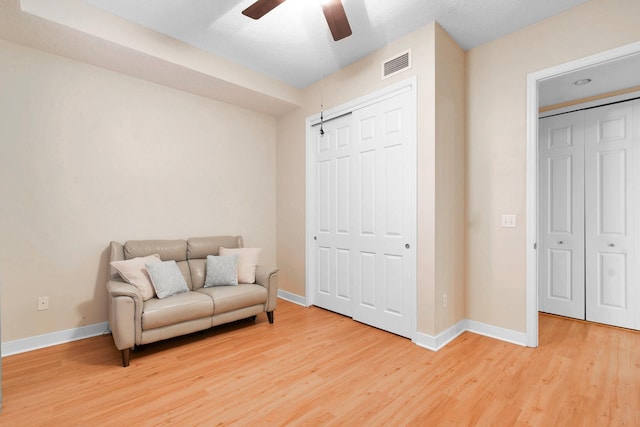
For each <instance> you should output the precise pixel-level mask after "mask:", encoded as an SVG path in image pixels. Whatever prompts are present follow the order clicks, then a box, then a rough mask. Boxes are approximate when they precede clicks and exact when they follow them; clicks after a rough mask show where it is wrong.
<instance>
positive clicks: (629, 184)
mask: <svg viewBox="0 0 640 427" xmlns="http://www.w3.org/2000/svg"><path fill="white" fill-rule="evenodd" d="M538 139H539V145H538V162H539V163H538V164H539V171H538V179H539V182H538V191H539V196H538V202H539V205H538V208H539V217H538V218H539V224H538V227H539V236H540V240H539V245H540V247H539V251H540V252H539V258H538V268H539V272H538V308H539V310H540V311H542V312H547V313H552V314H557V315H562V316H567V317H573V318H577V319H582V320H588V321H593V322H598V323H604V324H608V325H613V326H620V327H625V328H631V329H640V283H639V280H640V271H639V268H638V264H640V262H639V261H640V259H638V256H639V253H640V252H639V251H638V247H639V242H640V238H639V236H640V233H639V231H640V230H638V229H639V228H640V224H637V221H634V218H637V217H638V216H639V215H640V197H639V193H640V172H639V170H640V168H639V167H638V164H639V162H640V148H639V147H640V99H636V100H629V101H624V102H615V103H611V104H609V105H602V106H598V107H588V108H585V109H579V110H573V111H569V112H561V113H557V114H553V112H551V113H550V114H548V115H547V116H546V117H543V118H541V119H540V120H539V126H538Z"/></svg>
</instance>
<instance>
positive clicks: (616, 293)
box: [585, 102, 638, 328]
mask: <svg viewBox="0 0 640 427" xmlns="http://www.w3.org/2000/svg"><path fill="white" fill-rule="evenodd" d="M632 107H633V104H632V103H631V102H627V103H621V104H614V105H609V106H604V107H599V108H595V109H592V110H587V111H586V112H585V123H586V126H587V127H586V137H585V165H586V166H585V167H586V174H585V177H586V178H585V180H586V181H585V182H586V193H585V194H586V197H585V201H586V211H585V220H586V235H585V241H586V247H585V256H586V319H587V320H591V321H594V322H600V323H606V324H610V325H615V326H622V327H626V328H634V327H637V325H636V320H635V317H636V316H635V310H636V308H637V301H636V299H637V295H638V291H637V287H638V285H637V283H636V282H637V276H636V272H635V268H634V266H633V263H632V262H630V260H632V259H634V232H633V227H634V223H633V208H634V206H633V205H634V204H633V201H634V200H635V194H634V193H635V192H636V191H637V190H636V187H637V185H635V182H634V179H633V177H634V174H633V172H632V169H633V168H632V166H631V165H632V164H633V162H632V159H633V157H634V147H633V138H632V123H633V108H632Z"/></svg>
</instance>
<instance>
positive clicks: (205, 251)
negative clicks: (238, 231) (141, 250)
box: [161, 236, 243, 289]
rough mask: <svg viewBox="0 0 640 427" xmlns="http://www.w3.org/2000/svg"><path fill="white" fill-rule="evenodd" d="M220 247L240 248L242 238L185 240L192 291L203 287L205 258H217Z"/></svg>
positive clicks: (214, 237) (221, 237)
mask: <svg viewBox="0 0 640 427" xmlns="http://www.w3.org/2000/svg"><path fill="white" fill-rule="evenodd" d="M221 246H222V247H225V248H242V247H243V242H242V236H212V237H193V238H191V239H189V240H187V259H188V263H189V269H190V270H191V284H192V286H193V287H192V289H199V288H202V287H203V286H204V280H205V277H206V273H207V256H208V255H215V256H217V255H218V254H219V250H220V247H221ZM161 257H162V254H161Z"/></svg>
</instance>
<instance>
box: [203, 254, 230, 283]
mask: <svg viewBox="0 0 640 427" xmlns="http://www.w3.org/2000/svg"><path fill="white" fill-rule="evenodd" d="M225 285H229V286H238V255H237V254H234V255H226V256H213V255H208V256H207V276H206V278H205V280H204V287H205V288H210V287H211V286H225Z"/></svg>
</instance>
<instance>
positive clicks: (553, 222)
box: [538, 111, 585, 319]
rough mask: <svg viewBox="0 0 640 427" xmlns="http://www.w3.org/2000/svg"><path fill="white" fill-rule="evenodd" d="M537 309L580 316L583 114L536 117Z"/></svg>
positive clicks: (582, 271)
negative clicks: (538, 271)
mask: <svg viewBox="0 0 640 427" xmlns="http://www.w3.org/2000/svg"><path fill="white" fill-rule="evenodd" d="M538 135H539V157H538V158H539V162H540V172H539V174H538V176H539V181H540V182H539V186H538V188H539V192H540V197H539V209H540V232H541V233H542V239H541V244H540V257H539V259H538V265H539V270H540V274H539V284H538V294H539V295H538V304H539V309H540V311H543V312H546V313H552V314H558V315H562V316H568V317H574V318H577V319H584V313H585V311H584V304H585V292H584V290H585V289H584V113H583V112H582V111H578V112H574V113H568V114H561V115H558V116H552V117H548V118H545V119H542V120H540V125H539V129H538Z"/></svg>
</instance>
